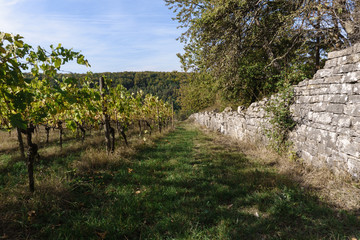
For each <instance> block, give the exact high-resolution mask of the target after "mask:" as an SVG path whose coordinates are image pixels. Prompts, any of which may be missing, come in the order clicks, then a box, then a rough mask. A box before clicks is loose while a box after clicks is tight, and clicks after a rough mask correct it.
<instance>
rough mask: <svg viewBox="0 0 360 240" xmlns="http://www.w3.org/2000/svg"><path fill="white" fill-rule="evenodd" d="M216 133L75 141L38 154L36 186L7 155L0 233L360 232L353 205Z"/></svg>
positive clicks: (325, 235)
mask: <svg viewBox="0 0 360 240" xmlns="http://www.w3.org/2000/svg"><path fill="white" fill-rule="evenodd" d="M215 137H216V136H215V135H209V134H204V133H203V132H201V131H199V130H197V129H195V128H193V127H191V126H189V125H181V126H179V127H178V128H177V129H176V130H175V131H173V132H170V133H168V134H167V135H166V136H164V137H161V138H159V139H158V140H157V141H156V144H145V145H139V146H138V147H137V148H135V149H134V150H128V151H127V152H126V154H125V153H123V154H120V153H118V154H115V155H110V156H107V155H106V154H105V153H104V152H102V151H101V150H100V149H99V148H96V144H94V146H93V147H92V148H87V149H84V148H79V149H78V150H76V149H77V148H75V147H73V150H72V151H71V152H69V153H68V154H57V155H56V154H55V155H54V156H52V157H49V158H47V159H45V160H43V161H42V162H40V163H38V166H37V171H38V173H39V174H38V176H37V185H38V190H37V191H36V192H35V194H34V195H30V194H28V193H27V192H26V177H24V175H25V166H24V165H23V164H21V163H13V164H10V162H11V160H9V159H8V158H7V157H3V158H2V161H4V162H5V161H7V162H8V163H7V164H4V165H3V167H2V169H0V176H5V175H6V176H7V177H5V178H6V181H4V182H3V183H0V184H1V186H2V187H1V188H0V194H1V195H0V239H1V237H2V238H9V239H349V238H350V239H351V238H352V237H354V238H355V237H360V230H359V227H358V226H360V221H359V219H358V218H357V217H356V216H355V215H353V214H352V213H351V212H346V211H339V210H336V209H334V208H332V207H331V206H329V205H328V204H326V203H324V202H322V201H320V200H319V198H318V197H317V196H315V195H314V194H312V193H309V192H307V191H306V190H304V189H303V188H302V187H301V186H300V185H299V184H298V183H297V182H295V181H293V180H292V179H291V178H289V177H288V176H286V175H284V174H280V173H278V171H277V170H276V169H275V168H274V165H273V164H270V163H269V164H264V162H263V161H259V160H257V159H254V158H249V157H247V156H245V155H244V154H243V153H241V151H240V149H239V146H238V145H235V144H234V145H233V144H221V145H220V144H218V142H217V141H215V139H214V138H215ZM44 151H45V150H44ZM18 165H19V166H18ZM0 168H1V166H0Z"/></svg>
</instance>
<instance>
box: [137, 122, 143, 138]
mask: <svg viewBox="0 0 360 240" xmlns="http://www.w3.org/2000/svg"><path fill="white" fill-rule="evenodd" d="M138 124H139V131H140V133H139V136H141V134H142V129H141V120H139V121H138Z"/></svg>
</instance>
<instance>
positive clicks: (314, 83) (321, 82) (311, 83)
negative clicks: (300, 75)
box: [309, 78, 325, 85]
mask: <svg viewBox="0 0 360 240" xmlns="http://www.w3.org/2000/svg"><path fill="white" fill-rule="evenodd" d="M324 82H325V79H324V78H320V79H314V80H309V85H320V84H324Z"/></svg>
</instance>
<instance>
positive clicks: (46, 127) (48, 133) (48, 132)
mask: <svg viewBox="0 0 360 240" xmlns="http://www.w3.org/2000/svg"><path fill="white" fill-rule="evenodd" d="M50 129H51V127H49V126H45V131H46V143H49V136H50Z"/></svg>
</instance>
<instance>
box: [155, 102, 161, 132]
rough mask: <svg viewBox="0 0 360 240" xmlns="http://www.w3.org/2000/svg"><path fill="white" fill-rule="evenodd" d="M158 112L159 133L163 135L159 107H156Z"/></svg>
mask: <svg viewBox="0 0 360 240" xmlns="http://www.w3.org/2000/svg"><path fill="white" fill-rule="evenodd" d="M156 110H157V120H158V127H159V133H161V122H160V114H159V107H156Z"/></svg>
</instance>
